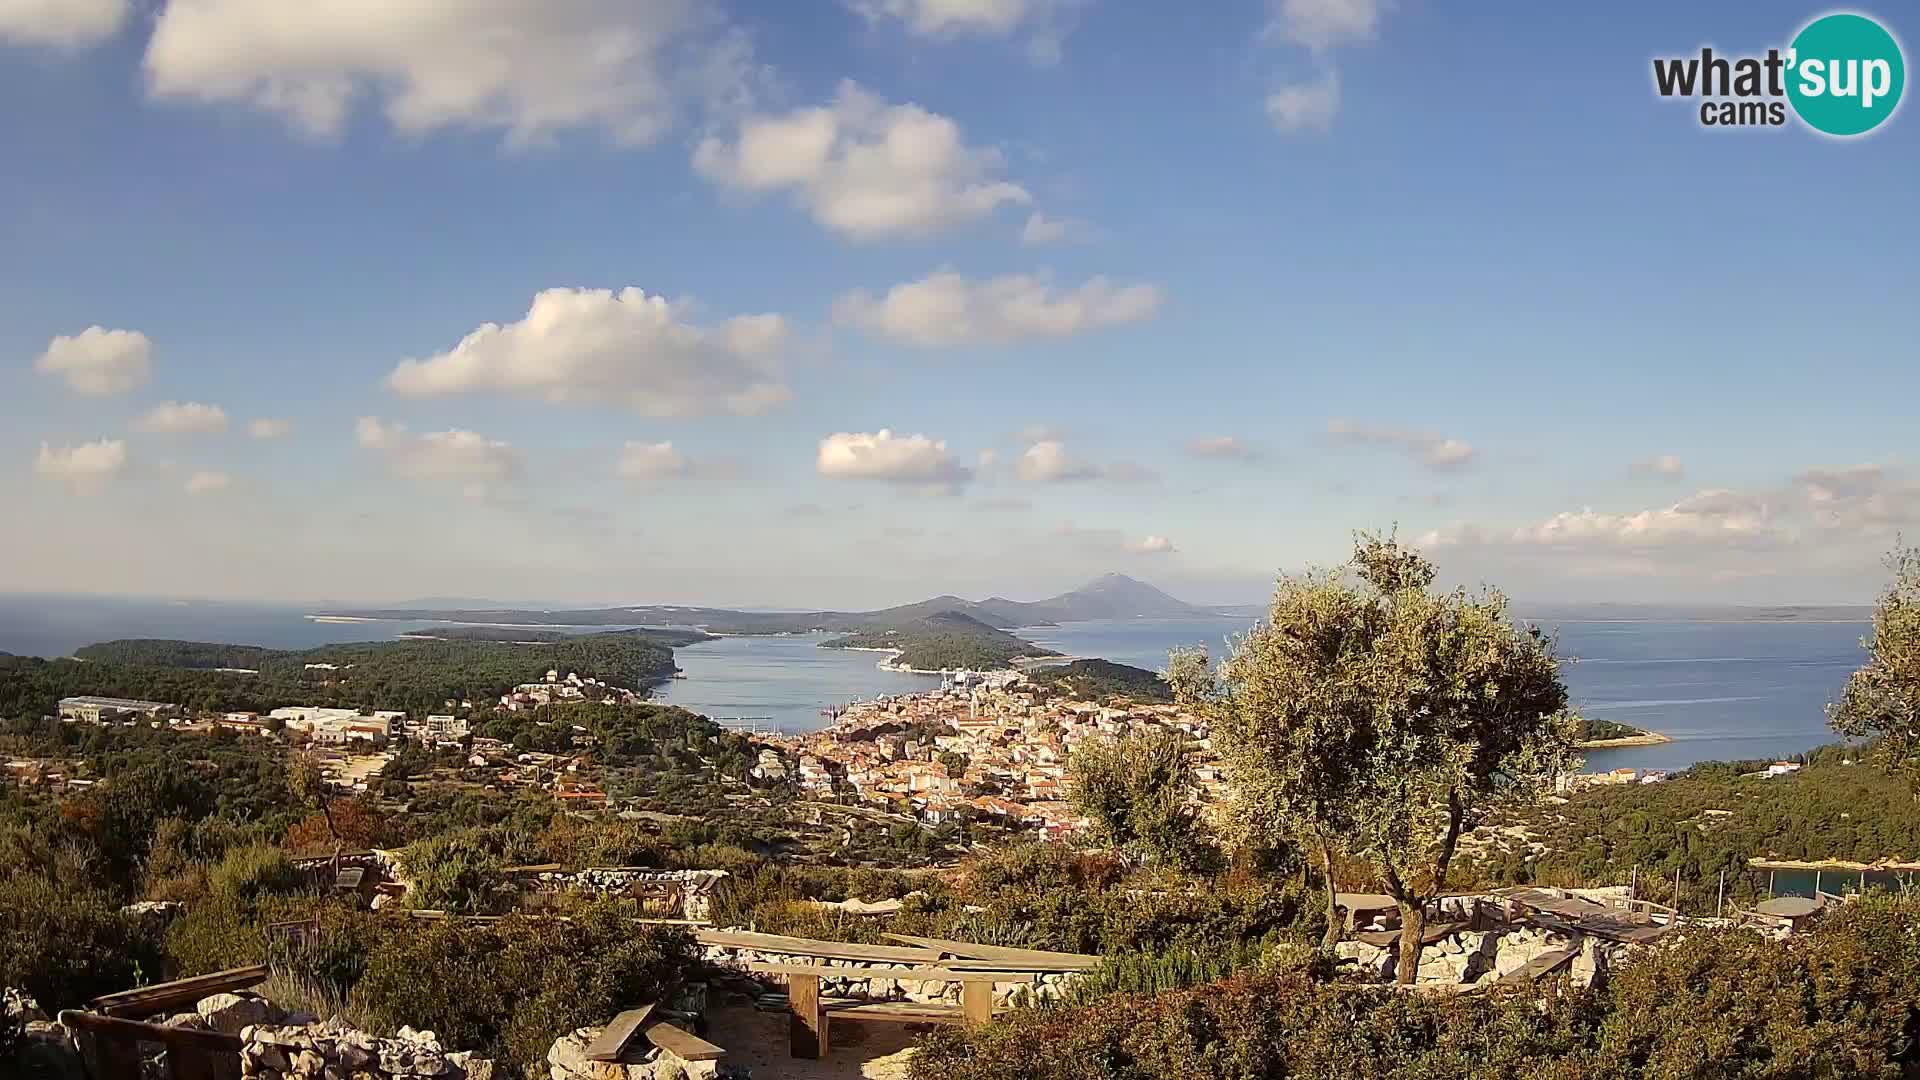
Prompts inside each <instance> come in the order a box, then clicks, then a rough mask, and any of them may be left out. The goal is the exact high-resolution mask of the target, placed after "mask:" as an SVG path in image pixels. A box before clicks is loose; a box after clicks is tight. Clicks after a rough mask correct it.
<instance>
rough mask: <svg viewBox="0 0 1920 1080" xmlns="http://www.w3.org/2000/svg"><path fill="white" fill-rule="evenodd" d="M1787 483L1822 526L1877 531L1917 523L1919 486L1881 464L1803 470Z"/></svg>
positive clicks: (1918, 516) (1815, 522)
mask: <svg viewBox="0 0 1920 1080" xmlns="http://www.w3.org/2000/svg"><path fill="white" fill-rule="evenodd" d="M1793 483H1794V485H1795V486H1796V487H1798V488H1799V489H1800V493H1801V495H1802V497H1803V498H1804V500H1805V504H1806V508H1807V512H1808V513H1809V514H1810V515H1811V517H1812V520H1813V522H1814V524H1816V525H1819V526H1821V527H1822V528H1827V529H1840V530H1846V531H1850V532H1854V533H1857V534H1862V535H1880V534H1884V533H1886V532H1889V531H1895V532H1897V531H1899V530H1900V529H1901V528H1902V527H1909V528H1910V527H1912V526H1914V525H1920V485H1916V484H1915V483H1913V482H1912V481H1911V480H1910V479H1909V478H1908V477H1906V476H1905V475H1903V474H1902V473H1900V472H1898V471H1896V470H1894V469H1891V468H1888V467H1886V466H1882V465H1851V466H1845V467H1842V468H1820V469H1808V470H1806V471H1804V472H1802V473H1800V474H1799V475H1797V476H1795V477H1794V478H1793Z"/></svg>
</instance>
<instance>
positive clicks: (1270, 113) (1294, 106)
mask: <svg viewBox="0 0 1920 1080" xmlns="http://www.w3.org/2000/svg"><path fill="white" fill-rule="evenodd" d="M1339 111H1340V76H1339V75H1338V74H1337V73H1336V72H1334V71H1333V70H1332V69H1331V68H1329V69H1328V70H1326V71H1325V72H1323V73H1322V74H1321V75H1320V77H1319V78H1317V79H1313V80H1310V81H1308V82H1298V83H1289V84H1288V85H1286V86H1282V87H1280V88H1279V89H1277V90H1275V91H1273V92H1272V93H1270V94H1268V95H1267V120H1268V121H1269V122H1271V123H1272V124H1273V127H1274V130H1276V131H1279V132H1282V133H1285V134H1293V133H1295V132H1300V131H1326V130H1328V129H1330V128H1331V127H1333V116H1334V114H1335V113H1337V112H1339Z"/></svg>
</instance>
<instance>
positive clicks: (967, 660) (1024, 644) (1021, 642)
mask: <svg viewBox="0 0 1920 1080" xmlns="http://www.w3.org/2000/svg"><path fill="white" fill-rule="evenodd" d="M820 647H821V648H823V649H871V650H876V651H884V652H888V653H891V654H892V656H891V657H890V659H888V660H887V661H885V662H884V664H883V666H885V667H887V668H889V669H891V670H894V671H918V672H927V673H932V672H941V671H961V670H971V671H983V670H989V669H992V668H1002V667H1006V666H1007V665H1009V664H1011V663H1012V662H1013V661H1015V660H1019V659H1023V658H1026V657H1037V656H1058V655H1059V654H1058V653H1056V652H1054V651H1053V650H1051V649H1043V648H1041V647H1040V646H1038V645H1035V644H1034V643H1032V642H1031V641H1028V640H1026V639H1025V638H1022V637H1018V636H1016V635H1013V634H1010V633H1008V632H1006V631H1005V630H1001V629H998V628H996V627H992V626H988V625H987V624H986V623H983V622H981V621H980V620H978V619H975V618H973V617H972V616H970V615H964V614H961V613H960V612H958V611H942V612H938V613H936V614H933V615H928V616H926V617H925V618H922V619H916V620H913V621H911V622H906V623H903V624H901V625H899V626H889V627H885V628H879V627H876V628H874V629H871V630H861V631H859V632H857V633H853V634H848V635H846V636H845V637H838V638H834V639H833V640H832V641H823V642H821V643H820Z"/></svg>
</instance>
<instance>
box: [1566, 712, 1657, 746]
mask: <svg viewBox="0 0 1920 1080" xmlns="http://www.w3.org/2000/svg"><path fill="white" fill-rule="evenodd" d="M1646 734H1647V732H1646V730H1645V729H1643V728H1637V727H1633V726H1631V725H1628V724H1622V723H1619V722H1617V721H1614V720H1595V719H1593V718H1591V717H1586V716H1583V717H1581V718H1580V741H1581V742H1607V741H1609V740H1612V739H1637V738H1641V737H1643V736H1645V735H1646Z"/></svg>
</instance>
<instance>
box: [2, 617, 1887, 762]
mask: <svg viewBox="0 0 1920 1080" xmlns="http://www.w3.org/2000/svg"><path fill="white" fill-rule="evenodd" d="M1522 614H1523V615H1524V614H1525V612H1524V611H1522ZM441 625H445V624H441V623H429V622H360V623H331V622H317V621H314V620H311V619H308V618H306V617H304V613H303V612H301V611H299V610H297V609H289V608H276V607H259V606H248V605H238V604H213V603H204V602H186V601H174V602H168V601H156V600H127V599H113V598H96V597H73V596H21V595H10V596H0V652H10V653H16V654H22V655H34V656H64V655H68V654H70V653H72V652H73V651H74V650H75V649H78V648H79V647H81V646H82V645H86V644H89V643H91V642H95V641H105V640H110V639H112V638H126V637H161V638H181V639H186V640H193V641H220V642H232V643H238V644H249V645H264V646H268V647H271V648H287V649H295V648H311V647H313V646H316V645H325V644H335V643H340V642H348V641H372V640H387V639H391V638H394V637H397V636H399V635H400V634H403V633H407V632H409V631H417V630H422V629H428V628H431V627H434V626H441ZM1251 625H1252V620H1251V619H1248V618H1229V617H1208V618H1188V619H1108V620H1095V621H1088V622H1076V623H1064V624H1061V625H1058V626H1048V627H1036V628H1032V629H1028V630H1023V631H1021V633H1022V634H1023V635H1025V636H1026V637H1028V638H1029V639H1030V640H1032V641H1034V642H1035V643H1036V644H1039V645H1044V646H1046V647H1048V648H1051V649H1055V650H1057V651H1059V652H1062V653H1065V654H1067V655H1070V656H1097V657H1102V658H1104V659H1108V660H1112V661H1115V662H1116V663H1123V664H1132V665H1135V666H1137V667H1144V668H1152V669H1159V668H1161V667H1164V666H1165V664H1166V657H1167V653H1168V651H1169V650H1171V649H1173V648H1175V647H1177V646H1182V645H1204V646H1206V647H1207V648H1208V649H1209V651H1210V652H1212V653H1213V654H1215V655H1222V654H1224V652H1225V650H1226V649H1227V648H1228V647H1229V646H1230V642H1231V639H1232V637H1233V636H1234V635H1236V634H1238V633H1240V632H1243V631H1244V630H1246V629H1247V628H1248V627H1250V626H1251ZM1548 628H1549V629H1552V630H1555V631H1556V632H1557V633H1558V635H1559V649H1560V652H1561V654H1562V656H1564V657H1567V658H1568V659H1569V660H1570V661H1571V662H1570V663H1569V664H1567V666H1566V667H1565V668H1564V675H1565V678H1566V680H1567V686H1568V688H1569V690H1570V691H1571V692H1572V696H1573V700H1574V703H1575V704H1576V705H1577V706H1578V707H1579V708H1580V709H1581V711H1582V712H1583V713H1585V714H1586V715H1588V716H1590V717H1594V718H1597V719H1605V720H1615V721H1618V722H1620V723H1624V724H1631V725H1633V726H1634V727H1639V728H1645V729H1648V730H1651V731H1658V732H1660V733H1662V734H1664V735H1667V736H1669V737H1670V738H1671V739H1672V740H1673V741H1672V742H1669V743H1664V744H1661V745H1658V746H1643V747H1623V748H1620V749H1614V750H1595V751H1590V752H1588V754H1587V767H1588V769H1590V770H1602V769H1613V768H1620V767H1633V768H1648V769H1667V770H1677V769H1683V768H1686V767H1687V766H1689V765H1692V764H1694V763H1695V762H1698V761H1709V760H1728V759H1742V760H1744V759H1754V758H1783V757H1790V756H1792V755H1795V754H1801V753H1805V752H1806V751H1808V750H1811V749H1813V748H1814V747H1816V746H1819V745H1822V744H1824V743H1830V742H1834V741H1835V740H1836V737H1835V736H1834V734H1833V733H1832V731H1831V730H1829V729H1828V727H1827V723H1826V706H1827V704H1828V703H1829V702H1832V701H1834V700H1835V699H1836V698H1837V697H1838V696H1839V693H1840V690H1841V687H1842V686H1843V685H1844V684H1845V682H1846V679H1847V675H1848V674H1849V673H1850V672H1852V671H1853V670H1854V669H1855V668H1857V667H1859V666H1860V664H1861V663H1862V661H1863V660H1864V659H1865V651H1864V649H1863V648H1862V647H1861V644H1860V639H1861V637H1862V636H1863V635H1864V634H1865V633H1866V629H1867V627H1866V624H1865V623H1858V622H1787V621H1779V622H1705V621H1703V622H1684V621H1634V620H1617V619H1616V620H1607V621H1591V622H1582V621H1577V620H1563V621H1559V622H1557V623H1553V624H1550V625H1549V627H1548ZM585 629H595V630H605V629H609V628H608V627H592V628H585ZM824 637H825V635H807V634H795V635H789V636H784V637H723V638H719V639H717V640H714V641H707V642H701V643H699V644H696V645H689V646H685V647H683V648H680V649H678V650H676V658H677V661H678V663H679V665H680V667H681V669H682V671H683V672H684V674H685V676H686V677H685V678H683V679H676V680H673V681H672V682H671V683H668V684H667V685H665V686H664V687H662V688H661V689H660V690H659V691H658V692H657V694H656V697H658V698H659V699H661V700H665V701H669V702H672V703H674V704H677V705H683V706H685V707H687V708H689V709H692V710H694V711H696V712H700V713H704V714H706V715H708V716H712V717H714V718H716V719H728V720H740V721H746V722H750V723H753V724H756V725H758V726H760V727H763V728H764V727H771V726H774V725H777V726H778V727H779V729H780V730H782V731H786V732H796V731H808V730H812V729H814V728H817V727H820V726H821V725H823V724H824V723H825V722H826V720H827V717H826V716H825V715H824V711H825V710H831V709H833V708H835V707H837V706H842V705H845V704H847V703H849V702H852V701H857V700H865V699H871V698H876V697H881V696H885V695H897V694H908V693H915V692H917V691H921V690H926V689H930V688H932V687H935V686H938V685H939V679H938V678H937V677H934V676H927V675H913V674H908V673H903V672H893V671H883V670H881V668H880V667H879V662H880V660H881V659H882V657H881V656H880V655H879V654H876V653H870V652H850V651H843V650H836V649H822V648H819V647H818V645H819V642H820V641H821V640H824Z"/></svg>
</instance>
